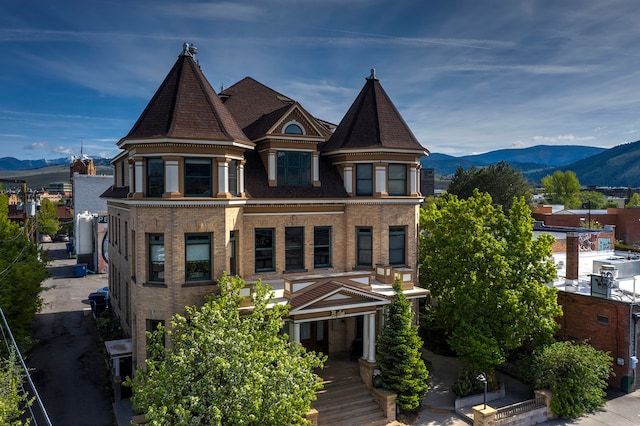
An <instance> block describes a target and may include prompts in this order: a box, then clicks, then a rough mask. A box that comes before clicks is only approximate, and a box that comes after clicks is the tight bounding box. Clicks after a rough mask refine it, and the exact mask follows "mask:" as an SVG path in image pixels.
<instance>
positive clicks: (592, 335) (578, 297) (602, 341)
mask: <svg viewBox="0 0 640 426" xmlns="http://www.w3.org/2000/svg"><path fill="white" fill-rule="evenodd" d="M558 304H559V305H561V306H562V311H563V313H564V314H563V316H562V317H561V318H558V320H557V321H558V323H559V324H560V330H559V331H558V333H557V337H558V338H559V339H561V340H575V341H582V340H588V341H589V344H591V345H592V346H593V347H594V348H596V349H598V350H602V351H606V352H609V353H610V355H611V357H613V360H614V365H613V367H614V373H615V377H611V378H609V385H610V386H612V387H614V388H616V389H620V388H621V379H622V378H623V377H624V376H631V375H632V373H633V371H632V370H631V369H629V357H630V356H631V351H632V342H631V340H630V339H631V334H632V330H633V322H631V324H630V308H631V305H630V303H624V302H620V301H617V300H611V299H602V298H598V297H593V296H589V295H584V294H578V293H569V292H564V291H559V292H558ZM618 358H620V359H622V360H624V365H618V363H617V362H616V360H617V359H618Z"/></svg>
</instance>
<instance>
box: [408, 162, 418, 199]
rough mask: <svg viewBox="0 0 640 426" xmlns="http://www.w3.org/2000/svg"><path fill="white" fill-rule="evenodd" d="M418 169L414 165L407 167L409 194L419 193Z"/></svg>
mask: <svg viewBox="0 0 640 426" xmlns="http://www.w3.org/2000/svg"><path fill="white" fill-rule="evenodd" d="M419 176H420V169H419V168H418V167H416V165H415V164H412V165H411V166H409V179H410V180H409V194H418V193H419V192H420V179H419Z"/></svg>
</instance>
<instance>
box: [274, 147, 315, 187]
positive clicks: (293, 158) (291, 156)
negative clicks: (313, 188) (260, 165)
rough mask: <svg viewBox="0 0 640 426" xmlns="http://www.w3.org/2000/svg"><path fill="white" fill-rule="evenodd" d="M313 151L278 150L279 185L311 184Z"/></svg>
mask: <svg viewBox="0 0 640 426" xmlns="http://www.w3.org/2000/svg"><path fill="white" fill-rule="evenodd" d="M310 183H311V153H310V152H297V151H278V185H309V184H310Z"/></svg>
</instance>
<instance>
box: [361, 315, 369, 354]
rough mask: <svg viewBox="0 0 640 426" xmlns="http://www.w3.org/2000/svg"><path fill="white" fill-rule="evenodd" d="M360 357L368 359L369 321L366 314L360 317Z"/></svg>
mask: <svg viewBox="0 0 640 426" xmlns="http://www.w3.org/2000/svg"><path fill="white" fill-rule="evenodd" d="M362 358H364V359H369V321H368V320H367V316H366V315H364V316H363V318H362Z"/></svg>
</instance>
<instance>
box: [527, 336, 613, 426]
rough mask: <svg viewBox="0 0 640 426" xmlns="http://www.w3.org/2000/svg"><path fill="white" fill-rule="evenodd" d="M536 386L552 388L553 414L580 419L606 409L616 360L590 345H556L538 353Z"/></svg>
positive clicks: (566, 343) (542, 349)
mask: <svg viewBox="0 0 640 426" xmlns="http://www.w3.org/2000/svg"><path fill="white" fill-rule="evenodd" d="M533 364H534V368H533V369H534V371H536V373H537V374H536V376H537V377H536V379H535V386H536V388H537V389H549V390H550V391H551V393H552V396H551V411H553V414H555V415H557V416H560V417H570V418H577V417H580V416H581V415H583V414H585V413H587V412H589V411H593V410H595V409H597V408H600V407H602V406H603V405H604V404H605V402H606V400H605V396H606V392H605V390H606V388H607V379H608V378H609V377H610V376H611V375H613V368H612V365H613V358H611V356H610V355H609V354H608V353H606V352H602V351H598V350H596V349H594V348H593V347H592V346H591V345H589V344H587V343H574V342H556V343H554V344H552V345H549V346H545V347H542V348H539V349H537V350H536V351H535V352H534V361H533Z"/></svg>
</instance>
